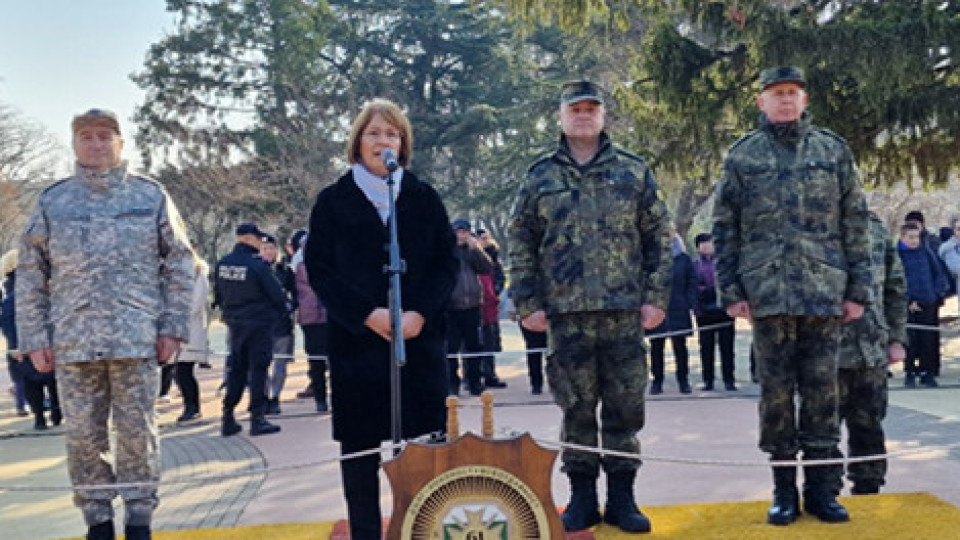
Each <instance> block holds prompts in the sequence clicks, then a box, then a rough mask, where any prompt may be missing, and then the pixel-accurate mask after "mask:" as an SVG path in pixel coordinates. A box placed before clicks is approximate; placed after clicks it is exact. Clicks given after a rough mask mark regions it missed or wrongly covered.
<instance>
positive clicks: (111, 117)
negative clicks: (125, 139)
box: [70, 109, 120, 135]
mask: <svg viewBox="0 0 960 540" xmlns="http://www.w3.org/2000/svg"><path fill="white" fill-rule="evenodd" d="M85 126H106V127H108V128H110V129H112V130H114V131H116V132H117V135H119V134H120V121H119V120H117V115H116V114H114V113H113V112H111V111H108V110H106V109H90V110H89V111H87V112H85V113H83V114H78V115H76V116H74V117H73V121H72V122H70V127H71V128H72V130H73V132H74V133H76V132H77V131H78V130H79V129H80V128H82V127H85Z"/></svg>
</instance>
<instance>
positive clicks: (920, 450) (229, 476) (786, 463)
mask: <svg viewBox="0 0 960 540" xmlns="http://www.w3.org/2000/svg"><path fill="white" fill-rule="evenodd" d="M501 434H507V435H511V436H513V435H518V433H516V432H510V431H509V430H501ZM534 441H536V442H537V444H540V445H541V446H544V447H547V448H557V449H559V450H566V451H576V452H585V453H590V454H596V455H598V456H601V457H603V456H610V457H617V458H622V459H627V460H632V461H638V462H639V461H652V462H660V463H673V464H680V465H703V466H713V467H796V466H822V465H847V464H850V463H863V462H867V461H878V460H882V459H894V458H900V457H906V456H914V455H919V454H930V453H946V452H949V451H950V450H953V449H955V448H960V442H957V443H953V444H946V445H938V446H918V447H916V448H909V449H904V450H899V451H896V452H886V453H884V454H874V455H870V456H858V457H838V458H829V459H810V460H781V461H758V460H750V461H747V460H743V461H739V460H721V459H708V458H680V457H667V456H657V455H644V454H635V453H631V452H621V451H618V450H611V449H607V448H599V447H593V446H583V445H579V444H574V443H566V442H562V441H552V440H547V439H539V438H534ZM407 444H409V441H403V442H401V443H397V444H389V445H385V446H381V447H377V448H372V449H370V450H364V451H361V452H354V453H351V454H345V455H342V456H337V457H332V458H327V459H321V460H316V461H308V462H303V463H295V464H290V465H280V466H276V467H262V468H258V469H254V470H248V471H237V472H232V473H223V474H213V475H204V476H192V477H189V478H176V477H175V478H172V479H165V480H162V481H160V482H123V483H113V484H87V485H78V486H18V485H10V486H6V485H0V492H3V491H10V492H59V491H89V490H121V489H136V488H153V487H160V486H168V485H181V484H200V483H213V482H220V481H225V480H234V479H237V478H244V477H250V476H259V475H266V474H268V473H282V472H289V471H299V470H304V469H310V468H314V467H319V466H323V465H330V464H333V463H339V462H341V461H346V460H350V459H356V458H360V457H365V456H369V455H374V454H379V453H382V452H384V451H389V450H398V449H400V450H402V449H403V448H405V447H406V446H407Z"/></svg>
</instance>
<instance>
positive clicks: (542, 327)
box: [520, 309, 547, 332]
mask: <svg viewBox="0 0 960 540" xmlns="http://www.w3.org/2000/svg"><path fill="white" fill-rule="evenodd" d="M520 325H521V326H523V327H524V328H526V329H527V330H530V331H531V332H546V331H547V312H546V311H544V310H542V309H541V310H537V311H534V312H533V313H531V314H530V315H527V317H526V318H524V319H523V320H522V321H520Z"/></svg>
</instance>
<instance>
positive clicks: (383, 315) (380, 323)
mask: <svg viewBox="0 0 960 540" xmlns="http://www.w3.org/2000/svg"><path fill="white" fill-rule="evenodd" d="M364 324H366V325H367V328H369V329H370V330H373V331H374V332H376V333H377V334H378V335H379V336H380V337H382V338H383V339H385V340H387V341H390V310H389V309H387V308H376V309H374V310H373V311H371V312H370V315H367V320H366V321H364Z"/></svg>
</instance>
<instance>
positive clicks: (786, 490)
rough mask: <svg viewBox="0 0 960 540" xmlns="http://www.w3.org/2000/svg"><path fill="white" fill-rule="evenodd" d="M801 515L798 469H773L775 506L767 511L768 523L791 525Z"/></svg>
mask: <svg viewBox="0 0 960 540" xmlns="http://www.w3.org/2000/svg"><path fill="white" fill-rule="evenodd" d="M799 515H800V494H799V493H798V492H797V468H796V467H774V468H773V504H771V505H770V509H769V510H767V523H769V524H771V525H789V524H791V523H793V522H794V521H796V520H797V516H799Z"/></svg>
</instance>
